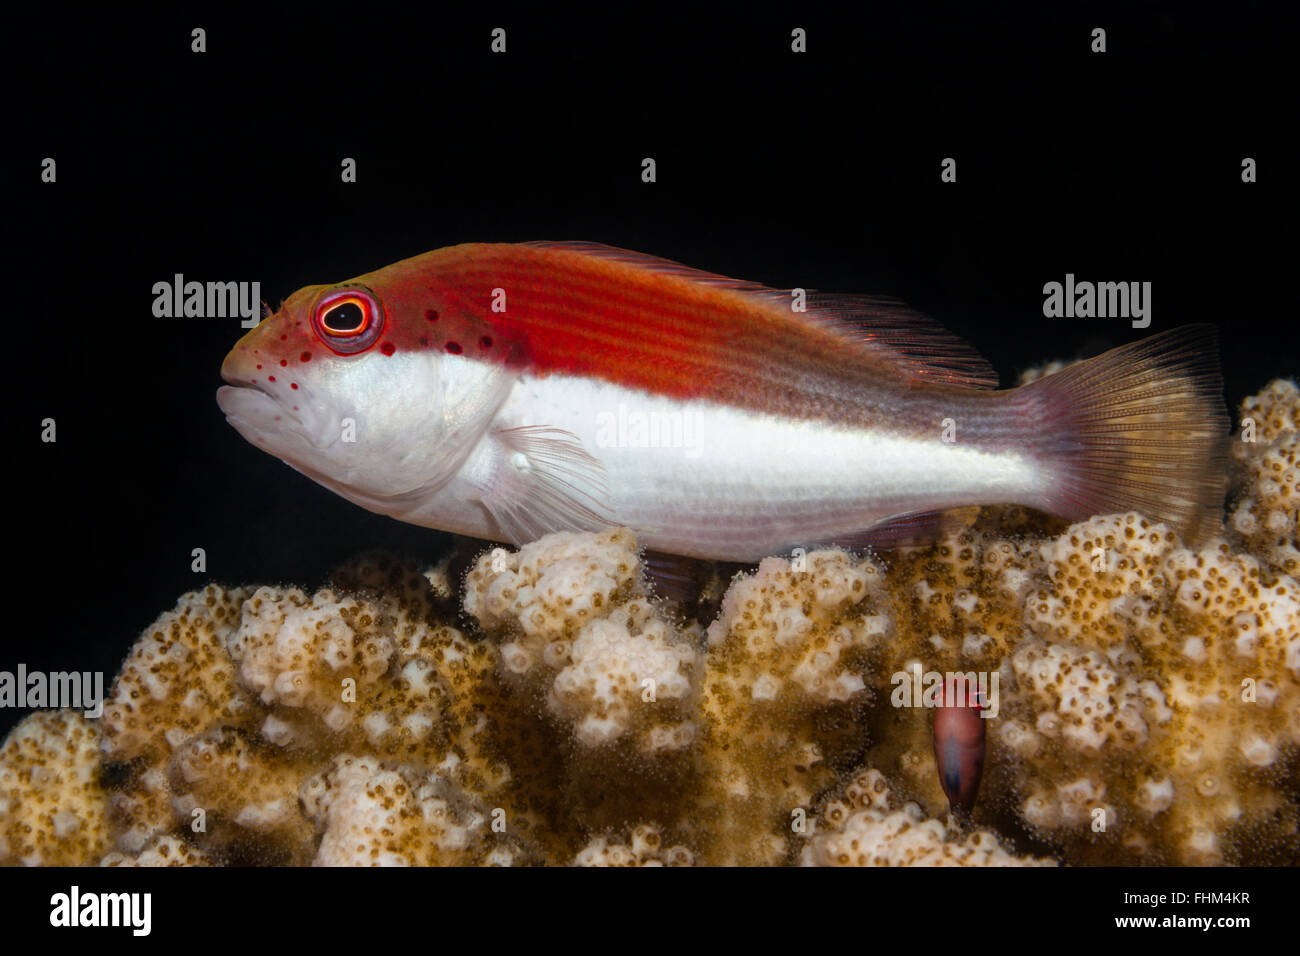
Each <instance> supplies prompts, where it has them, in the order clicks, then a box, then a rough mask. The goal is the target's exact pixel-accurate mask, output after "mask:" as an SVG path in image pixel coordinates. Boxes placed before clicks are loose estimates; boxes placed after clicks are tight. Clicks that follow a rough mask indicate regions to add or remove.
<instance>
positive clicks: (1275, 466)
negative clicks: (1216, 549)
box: [1228, 380, 1300, 578]
mask: <svg viewBox="0 0 1300 956" xmlns="http://www.w3.org/2000/svg"><path fill="white" fill-rule="evenodd" d="M1241 422H1242V428H1241V432H1240V435H1239V440H1238V441H1234V442H1233V443H1232V456H1233V460H1234V462H1235V463H1236V465H1237V468H1238V475H1237V484H1238V489H1239V490H1238V495H1237V497H1236V500H1235V501H1234V502H1233V504H1232V506H1231V507H1230V509H1229V515H1228V526H1229V528H1230V529H1231V530H1232V531H1233V532H1234V533H1235V534H1236V535H1237V536H1238V537H1239V540H1240V541H1241V543H1242V544H1243V545H1244V546H1245V548H1246V550H1249V551H1250V552H1251V553H1252V554H1255V555H1257V556H1258V557H1259V558H1260V559H1261V560H1263V561H1264V562H1266V563H1267V564H1269V565H1271V566H1272V567H1273V568H1275V569H1276V570H1278V571H1281V572H1282V573H1284V574H1288V575H1290V576H1291V577H1293V578H1294V577H1296V576H1297V575H1300V547H1298V546H1300V389H1297V388H1296V384H1295V382H1291V381H1282V380H1278V381H1274V382H1273V383H1272V384H1270V385H1269V387H1268V388H1266V389H1264V391H1262V392H1260V393H1259V394H1258V395H1252V396H1251V397H1250V398H1248V399H1246V401H1245V402H1243V403H1242V407H1241Z"/></svg>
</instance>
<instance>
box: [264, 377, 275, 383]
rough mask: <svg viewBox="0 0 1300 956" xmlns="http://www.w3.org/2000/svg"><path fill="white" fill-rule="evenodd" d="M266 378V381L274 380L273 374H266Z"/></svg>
mask: <svg viewBox="0 0 1300 956" xmlns="http://www.w3.org/2000/svg"><path fill="white" fill-rule="evenodd" d="M266 380H267V381H268V382H274V381H275V376H274V375H268V376H267V377H266Z"/></svg>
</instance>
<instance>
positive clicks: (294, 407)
mask: <svg viewBox="0 0 1300 956" xmlns="http://www.w3.org/2000/svg"><path fill="white" fill-rule="evenodd" d="M297 387H298V386H297V385H295V386H294V388H297ZM293 410H294V411H295V412H296V411H297V410H298V406H297V405H295V406H293Z"/></svg>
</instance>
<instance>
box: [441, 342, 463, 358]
mask: <svg viewBox="0 0 1300 956" xmlns="http://www.w3.org/2000/svg"><path fill="white" fill-rule="evenodd" d="M444 348H446V350H447V351H448V352H450V353H451V354H452V355H459V354H460V352H461V349H460V343H459V342H448V343H447V344H446V345H445V346H444Z"/></svg>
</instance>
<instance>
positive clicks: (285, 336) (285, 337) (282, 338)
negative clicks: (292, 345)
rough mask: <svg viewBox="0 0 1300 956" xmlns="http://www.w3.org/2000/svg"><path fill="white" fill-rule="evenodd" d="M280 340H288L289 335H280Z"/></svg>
mask: <svg viewBox="0 0 1300 956" xmlns="http://www.w3.org/2000/svg"><path fill="white" fill-rule="evenodd" d="M280 341H281V342H287V341H289V336H287V335H282V336H280Z"/></svg>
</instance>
